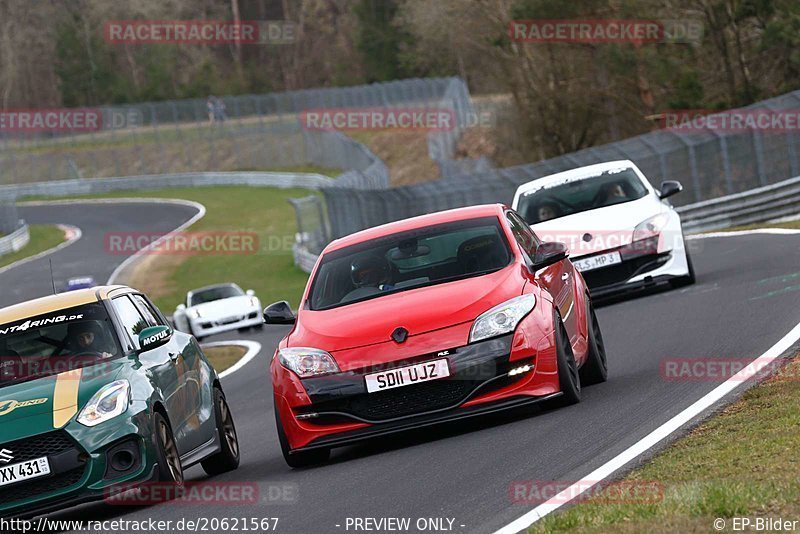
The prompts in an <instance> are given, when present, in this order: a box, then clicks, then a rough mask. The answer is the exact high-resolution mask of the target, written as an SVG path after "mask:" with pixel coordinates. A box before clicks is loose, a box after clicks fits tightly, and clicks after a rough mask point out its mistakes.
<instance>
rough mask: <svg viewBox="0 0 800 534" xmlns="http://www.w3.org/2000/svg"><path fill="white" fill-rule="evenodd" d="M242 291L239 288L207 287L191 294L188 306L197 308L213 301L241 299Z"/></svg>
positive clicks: (234, 286) (230, 286) (231, 286)
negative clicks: (232, 298) (231, 298)
mask: <svg viewBox="0 0 800 534" xmlns="http://www.w3.org/2000/svg"><path fill="white" fill-rule="evenodd" d="M242 295H244V291H242V290H241V288H240V287H239V286H236V285H233V284H231V285H227V286H216V287H209V288H208V289H200V290H198V291H195V292H193V293H192V295H191V296H190V297H189V306H197V305H198V304H203V303H205V302H212V301H214V300H220V299H227V298H230V297H241V296H242Z"/></svg>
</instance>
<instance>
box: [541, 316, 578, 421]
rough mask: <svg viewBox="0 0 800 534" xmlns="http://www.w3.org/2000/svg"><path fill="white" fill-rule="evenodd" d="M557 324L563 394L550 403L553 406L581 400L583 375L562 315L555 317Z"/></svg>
mask: <svg viewBox="0 0 800 534" xmlns="http://www.w3.org/2000/svg"><path fill="white" fill-rule="evenodd" d="M554 322H555V325H556V332H555V336H556V359H557V362H558V382H559V385H560V386H561V395H560V396H558V397H556V398H555V399H553V400H552V401H551V402H550V403H548V404H549V405H550V406H551V407H561V406H568V405H570V404H577V403H579V402H580V401H581V375H580V371H579V370H578V364H577V363H576V362H575V356H574V355H573V354H572V345H570V342H569V335H568V334H567V330H566V329H565V328H564V323H563V322H561V317H559V316H558V315H556V316H555V317H554Z"/></svg>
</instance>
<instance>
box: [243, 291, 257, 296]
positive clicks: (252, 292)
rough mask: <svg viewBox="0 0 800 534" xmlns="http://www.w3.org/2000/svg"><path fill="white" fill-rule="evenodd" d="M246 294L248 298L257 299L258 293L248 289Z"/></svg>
mask: <svg viewBox="0 0 800 534" xmlns="http://www.w3.org/2000/svg"><path fill="white" fill-rule="evenodd" d="M244 293H245V295H247V296H248V297H255V296H256V292H255V291H253V290H252V289H248V290H247V291H245V292H244Z"/></svg>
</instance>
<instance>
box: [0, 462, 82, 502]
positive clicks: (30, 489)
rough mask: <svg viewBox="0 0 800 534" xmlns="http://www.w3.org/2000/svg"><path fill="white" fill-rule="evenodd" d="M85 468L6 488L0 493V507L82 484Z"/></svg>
mask: <svg viewBox="0 0 800 534" xmlns="http://www.w3.org/2000/svg"><path fill="white" fill-rule="evenodd" d="M83 472H84V468H83V467H79V468H77V469H72V470H70V471H65V472H64V473H58V474H56V475H50V476H45V477H42V478H35V479H33V480H29V481H27V482H20V483H19V484H12V485H11V486H6V487H4V488H3V491H2V492H0V505H2V504H8V503H12V502H15V501H21V500H23V499H29V498H31V497H36V496H37V495H45V494H47V493H50V492H53V491H57V490H60V489H64V488H68V487H70V486H72V485H74V484H77V483H78V482H80V480H81V478H82V477H83Z"/></svg>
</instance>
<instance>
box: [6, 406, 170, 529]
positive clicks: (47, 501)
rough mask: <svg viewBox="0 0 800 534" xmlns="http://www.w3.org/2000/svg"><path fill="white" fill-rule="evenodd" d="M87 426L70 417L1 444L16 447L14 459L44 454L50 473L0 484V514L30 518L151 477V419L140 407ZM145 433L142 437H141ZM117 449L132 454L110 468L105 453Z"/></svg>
mask: <svg viewBox="0 0 800 534" xmlns="http://www.w3.org/2000/svg"><path fill="white" fill-rule="evenodd" d="M102 426H103V425H101V426H98V427H95V428H94V429H88V428H85V427H82V425H80V424H79V423H75V422H72V423H70V424H68V425H67V426H66V427H65V428H63V429H60V430H53V431H51V432H47V433H44V434H38V435H34V436H29V437H25V438H21V439H16V440H14V441H10V442H6V443H4V444H2V446H3V448H8V449H11V450H13V451H15V452H17V455H16V457H15V460H17V461H26V460H31V459H34V458H39V457H43V456H46V457H47V458H48V462H49V464H50V468H51V473H50V474H49V475H47V476H44V477H40V478H35V479H31V480H28V481H24V482H19V483H16V484H11V485H8V486H4V487H2V489H0V517H31V516H34V515H40V514H43V513H47V512H51V511H55V510H58V509H63V508H66V507H69V506H74V505H76V504H81V503H85V502H92V501H101V500H104V499H108V498H109V497H112V496H113V495H114V488H115V487H116V486H122V487H128V486H129V485H130V484H138V483H144V482H147V481H150V480H152V479H153V476H154V475H155V473H156V472H157V471H156V463H155V458H156V454H155V444H154V443H153V441H152V439H150V438H149V436H154V434H155V433H154V432H153V431H152V429H151V420H150V417H149V416H148V415H147V412H140V413H138V414H136V415H134V416H132V417H131V418H130V419H127V420H122V421H120V422H118V424H116V425H108V426H106V427H104V428H101V427H102ZM145 436H148V438H145ZM121 448H125V449H126V450H128V451H129V452H131V453H132V456H133V459H134V461H133V463H132V464H131V465H130V467H129V468H127V469H123V470H119V471H118V470H116V469H115V468H114V466H113V465H112V462H111V457H112V455H113V454H114V453H115V452H118V451H119V450H120V449H121Z"/></svg>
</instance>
